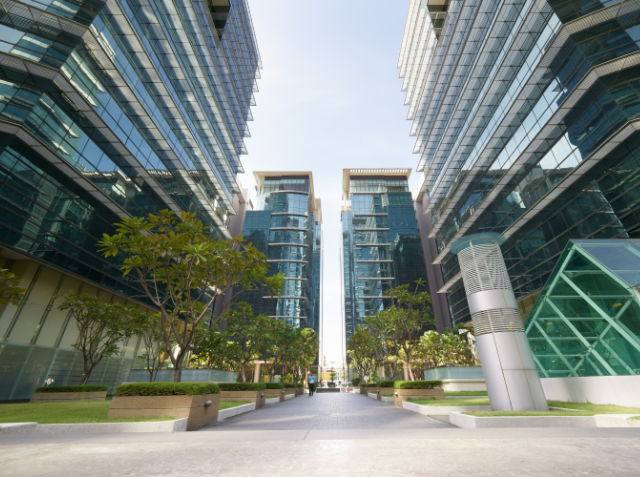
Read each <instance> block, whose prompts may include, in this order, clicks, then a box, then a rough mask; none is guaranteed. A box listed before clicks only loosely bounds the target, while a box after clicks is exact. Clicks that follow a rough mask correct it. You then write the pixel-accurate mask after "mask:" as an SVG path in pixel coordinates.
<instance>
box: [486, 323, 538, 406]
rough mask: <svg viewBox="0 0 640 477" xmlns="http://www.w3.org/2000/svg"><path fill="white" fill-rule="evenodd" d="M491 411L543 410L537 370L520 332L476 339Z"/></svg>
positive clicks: (527, 342)
mask: <svg viewBox="0 0 640 477" xmlns="http://www.w3.org/2000/svg"><path fill="white" fill-rule="evenodd" d="M476 343H477V346H478V353H479V354H480V360H481V361H482V371H483V373H484V378H485V382H486V384H487V392H488V393H489V399H490V401H491V409H492V410H493V411H547V410H548V409H549V408H548V406H547V400H546V398H545V395H544V391H543V389H542V384H541V383H540V377H539V376H538V369H537V367H536V364H535V362H534V360H533V354H532V352H531V348H530V346H529V341H528V340H527V335H526V334H525V333H524V332H501V333H488V334H484V335H480V336H477V337H476Z"/></svg>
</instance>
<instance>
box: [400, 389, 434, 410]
mask: <svg viewBox="0 0 640 477" xmlns="http://www.w3.org/2000/svg"><path fill="white" fill-rule="evenodd" d="M407 399H444V389H394V390H393V404H394V405H395V406H396V407H400V408H402V403H403V402H404V401H406V400H407Z"/></svg>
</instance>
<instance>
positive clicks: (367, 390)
mask: <svg viewBox="0 0 640 477" xmlns="http://www.w3.org/2000/svg"><path fill="white" fill-rule="evenodd" d="M360 394H364V395H367V394H369V388H365V387H362V386H360Z"/></svg>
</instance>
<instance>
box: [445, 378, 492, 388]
mask: <svg viewBox="0 0 640 477" xmlns="http://www.w3.org/2000/svg"><path fill="white" fill-rule="evenodd" d="M442 389H444V390H445V391H486V390H487V384H486V383H485V381H484V379H443V380H442Z"/></svg>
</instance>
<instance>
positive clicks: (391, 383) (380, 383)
mask: <svg viewBox="0 0 640 477" xmlns="http://www.w3.org/2000/svg"><path fill="white" fill-rule="evenodd" d="M394 385H395V381H378V387H379V388H392V387H393V386H394Z"/></svg>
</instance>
